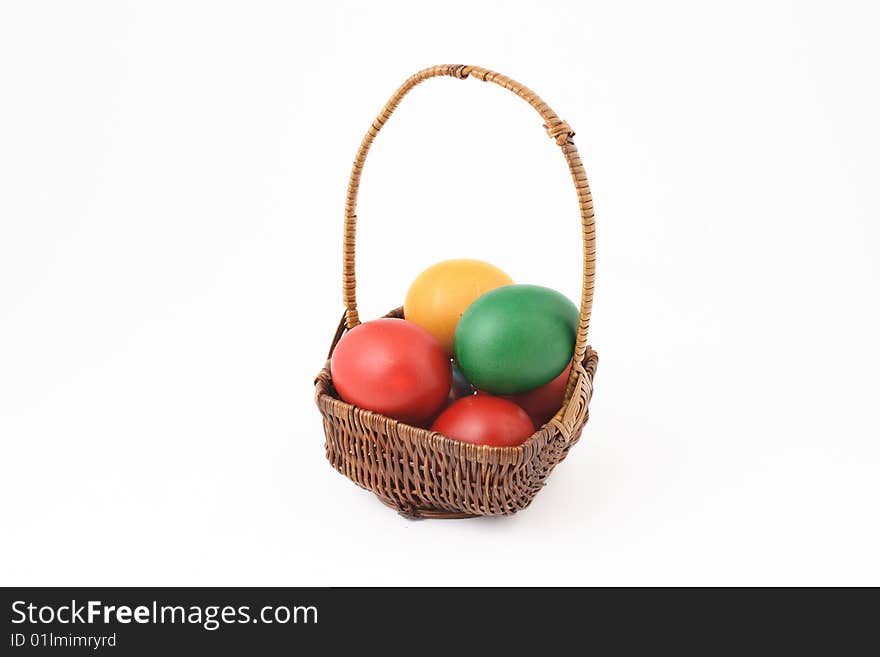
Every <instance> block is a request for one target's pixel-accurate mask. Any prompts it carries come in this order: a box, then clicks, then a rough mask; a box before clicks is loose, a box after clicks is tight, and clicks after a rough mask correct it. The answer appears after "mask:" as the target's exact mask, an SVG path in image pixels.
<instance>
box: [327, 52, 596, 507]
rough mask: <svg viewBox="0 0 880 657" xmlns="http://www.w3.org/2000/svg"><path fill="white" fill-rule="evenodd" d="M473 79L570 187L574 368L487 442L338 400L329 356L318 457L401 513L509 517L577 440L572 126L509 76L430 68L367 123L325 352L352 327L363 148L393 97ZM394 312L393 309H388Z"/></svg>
mask: <svg viewBox="0 0 880 657" xmlns="http://www.w3.org/2000/svg"><path fill="white" fill-rule="evenodd" d="M439 76H449V77H453V78H458V79H461V80H464V79H466V78H468V77H474V78H477V79H479V80H482V81H484V82H493V83H495V84H497V85H499V86H502V87H504V88H505V89H508V90H510V91H512V92H513V93H515V94H516V95H517V96H519V97H520V98H522V99H524V100H525V101H526V102H528V103H529V104H530V105H531V106H532V107H533V108H535V110H537V112H538V113H539V114H540V115H541V118H542V119H543V120H544V128H545V129H546V131H547V134H548V135H549V136H550V137H551V138H552V139H553V140H554V141H555V142H556V144H557V145H558V146H559V147H560V148H561V149H562V154H563V155H564V156H565V159H566V161H567V162H568V166H569V169H570V170H571V177H572V180H573V181H574V186H575V189H576V191H577V198H578V204H579V206H580V213H581V222H582V226H583V254H584V259H583V287H582V293H581V307H580V323H579V325H578V332H577V339H576V341H575V348H574V362H575V366H574V367H572V369H571V377H570V378H569V381H568V387H567V389H566V396H565V402H564V404H563V406H562V408H561V409H560V410H559V412H557V413H556V415H555V416H554V417H553V418H552V419H551V420H550V421H549V422H548V423H547V424H545V425H544V426H543V427H542V428H541V429H539V430H538V431H537V432H535V433H534V434H533V435H532V436H531V437H530V438H529V439H528V440H526V442H525V443H523V444H522V445H520V446H519V447H487V446H482V445H471V444H467V443H462V442H459V441H456V440H452V439H450V438H447V437H445V436H442V435H440V434H438V433H436V432H432V431H429V430H426V429H422V428H419V427H414V426H410V425H407V424H404V423H402V422H398V421H397V420H393V419H391V418H389V417H385V416H383V415H380V414H378V413H374V412H372V411H367V410H364V409H361V408H357V407H355V406H352V405H351V404H348V403H346V402H344V401H342V400H341V399H339V396H338V395H337V393H336V391H335V390H334V388H333V382H332V380H331V378H330V361H329V355H328V360H327V363H326V364H325V365H324V369H323V370H321V372H320V374H318V377H317V379H316V380H315V385H316V395H315V399H316V402H317V405H318V408H319V409H320V410H321V415H322V416H323V418H324V431H325V433H326V438H327V439H326V444H325V447H326V450H327V459H328V460H329V461H330V463H331V464H332V465H333V467H334V468H336V469H337V470H338V471H339V472H341V473H342V474H344V475H345V476H346V477H348V478H349V479H351V480H352V481H353V482H355V483H356V484H358V485H359V486H361V487H363V488H366V489H367V490H370V491H372V492H373V493H375V494H376V496H377V497H378V498H379V499H380V500H381V501H382V502H384V503H385V504H387V505H388V506H390V507H392V508H394V509H396V510H397V511H398V512H399V513H400V514H401V515H403V516H405V517H407V518H466V517H473V516H497V515H509V514H512V513H516V512H517V511H519V510H520V509H524V508H525V507H527V506H528V505H529V503H531V501H532V499H533V498H534V497H535V495H536V494H537V493H538V491H539V490H540V489H541V487H542V486H543V485H544V480H545V479H546V478H547V476H548V475H549V474H550V472H551V471H552V470H553V468H554V467H555V466H556V465H557V464H558V463H559V462H560V461H562V460H563V459H564V458H565V456H566V455H567V454H568V450H569V449H571V447H572V445H574V444H575V443H576V442H577V441H578V439H579V438H580V436H581V432H582V431H583V428H584V425H585V424H586V422H587V417H588V408H587V407H588V405H589V403H590V397H591V396H592V393H593V376H594V374H595V372H596V364H597V362H598V357H597V356H596V353H595V352H594V351H593V350H592V349H590V347H589V346H588V345H587V330H588V328H589V324H590V311H591V309H592V305H593V280H594V273H595V253H596V251H595V230H594V222H593V201H592V197H591V195H590V187H589V184H588V183H587V176H586V173H584V167H583V165H582V164H581V159H580V156H579V155H578V151H577V148H576V147H575V145H574V141H573V137H574V132H573V131H572V129H571V128H570V127H569V126H568V124H567V123H565V122H564V121H562V120H561V119H560V118H559V117H558V116H557V115H556V113H555V112H554V111H553V110H551V109H550V108H549V107H548V106H547V104H546V103H544V101H543V100H541V99H540V98H539V97H538V96H537V95H536V94H535V93H534V92H532V91H531V90H529V89H528V88H526V87H524V86H523V85H521V84H519V83H518V82H515V81H514V80H511V79H510V78H508V77H506V76H504V75H501V74H499V73H495V72H493V71H489V70H486V69H483V68H479V67H476V66H461V65H455V66H452V65H444V66H432V67H431V68H427V69H425V70H423V71H420V72H418V73H416V74H415V75H413V76H412V77H410V78H409V79H408V80H407V81H406V82H404V83H403V85H401V87H400V88H399V89H398V90H397V91H396V92H395V93H394V95H393V96H392V97H391V99H390V100H389V101H388V103H387V104H386V105H385V107H384V108H382V111H381V112H380V114H379V116H378V117H377V118H376V120H375V121H373V124H372V125H371V126H370V129H369V130H368V131H367V134H366V136H365V137H364V139H363V141H362V142H361V145H360V148H359V149H358V152H357V157H356V158H355V161H354V165H353V166H352V170H351V177H350V179H349V183H348V193H347V195H346V199H345V235H344V241H343V276H342V290H343V300H344V303H345V307H346V310H345V313H344V315H343V317H342V320H341V321H340V323H339V327H338V329H337V331H336V335H335V336H334V338H333V343H332V345H331V347H330V353H331V354H332V353H333V348H334V347H335V346H336V343H337V342H338V341H339V339H340V338H341V337H342V335H343V334H344V332H345V331H346V330H347V329H350V328H353V327H355V326H357V325H358V324H359V323H360V319H359V318H358V311H357V301H356V299H355V271H354V263H355V258H354V247H355V225H356V222H357V216H356V214H355V208H356V203H357V193H358V186H359V184H360V178H361V171H362V169H363V166H364V161H365V160H366V157H367V152H368V151H369V149H370V146H371V145H372V143H373V140H374V139H375V137H376V135H377V134H378V132H379V130H380V129H381V128H382V126H383V125H385V122H386V121H388V119H389V117H390V116H391V113H392V112H393V111H394V110H395V108H396V107H397V106H398V104H400V101H401V99H402V98H403V97H404V96H405V95H406V94H407V93H408V92H409V91H410V90H411V89H412V88H413V87H415V86H416V85H418V84H420V83H421V82H423V81H424V80H427V79H429V78H434V77H439ZM388 316H389V317H402V316H403V312H402V310H401V309H400V308H398V309H397V310H394V311H392V312H391V313H389V314H388Z"/></svg>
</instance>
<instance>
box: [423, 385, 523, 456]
mask: <svg viewBox="0 0 880 657" xmlns="http://www.w3.org/2000/svg"><path fill="white" fill-rule="evenodd" d="M431 431H436V432H437V433H442V434H443V435H444V436H448V437H449V438H454V439H455V440H460V441H462V442H465V443H472V444H474V445H490V446H493V447H515V446H517V445H522V444H523V443H524V442H525V441H526V439H527V438H528V437H529V436H531V435H532V433H534V427H533V426H532V421H531V419H529V416H528V414H527V413H526V412H525V411H524V410H523V409H521V408H520V407H519V406H517V405H516V404H514V403H513V402H512V401H509V400H507V399H502V398H501V397H495V396H493V395H488V394H486V393H477V394H476V395H471V396H470V397H463V398H462V399H459V400H458V401H456V402H453V403H452V405H450V406H449V408H447V409H446V410H445V411H443V412H442V413H440V416H439V417H438V418H437V419H436V420H434V424H433V425H431Z"/></svg>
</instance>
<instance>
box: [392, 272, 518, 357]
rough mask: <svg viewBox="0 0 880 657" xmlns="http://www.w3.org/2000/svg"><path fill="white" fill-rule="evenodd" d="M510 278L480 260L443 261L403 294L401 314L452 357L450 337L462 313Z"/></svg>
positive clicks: (509, 280)
mask: <svg viewBox="0 0 880 657" xmlns="http://www.w3.org/2000/svg"><path fill="white" fill-rule="evenodd" d="M511 284H513V279H512V278H510V276H508V275H507V274H505V273H504V272H503V271H501V270H500V269H498V267H495V266H493V265H490V264H489V263H488V262H482V261H481V260H464V259H462V260H444V261H443V262H438V263H437V264H436V265H432V266H431V267H428V268H427V269H426V270H425V271H423V272H422V273H421V274H419V275H418V277H417V278H416V280H415V281H413V284H412V285H410V286H409V291H408V292H407V293H406V301H405V302H404V305H403V314H404V317H406V319H408V320H409V321H411V322H415V323H416V324H418V325H419V326H422V327H423V328H425V329H427V330H428V332H430V333H431V334H432V335H433V336H434V337H435V338H437V339H438V340H439V341H440V344H442V345H443V348H444V349H445V350H446V353H447V354H449V355H450V356H452V355H453V346H452V336H453V335H454V334H455V327H456V326H457V325H458V320H459V318H460V317H461V315H462V313H464V311H465V310H467V307H468V306H469V305H471V303H472V302H473V301H474V300H476V298H477V297H479V296H481V295H482V294H484V293H486V292H488V291H489V290H494V289H495V288H496V287H501V286H503V285H511Z"/></svg>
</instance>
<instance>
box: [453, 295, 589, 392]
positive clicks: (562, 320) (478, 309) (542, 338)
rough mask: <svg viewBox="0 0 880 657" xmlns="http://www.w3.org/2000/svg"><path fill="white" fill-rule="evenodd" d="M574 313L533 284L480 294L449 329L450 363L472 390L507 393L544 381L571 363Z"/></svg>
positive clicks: (564, 302) (567, 303) (564, 301)
mask: <svg viewBox="0 0 880 657" xmlns="http://www.w3.org/2000/svg"><path fill="white" fill-rule="evenodd" d="M577 327H578V309H577V308H576V307H575V305H574V304H573V303H572V302H571V301H569V300H568V299H567V298H566V297H565V296H563V295H562V294H560V293H559V292H556V291H555V290H551V289H549V288H546V287H540V286H537V285H507V286H505V287H499V288H497V289H495V290H491V291H489V292H486V293H485V294H484V295H482V296H481V297H479V298H478V299H477V300H476V301H474V302H473V303H472V304H471V305H470V306H468V308H467V310H466V311H465V312H464V314H463V315H462V317H461V319H460V320H459V322H458V327H457V328H456V330H455V360H456V362H457V363H458V366H459V367H460V368H461V371H462V372H464V375H465V376H466V377H467V378H468V380H469V381H470V382H471V383H472V384H473V385H474V387H475V388H477V389H478V390H485V391H487V392H491V393H495V394H499V395H501V394H503V395H513V394H518V393H521V392H526V391H528V390H533V389H534V388H537V387H539V386H542V385H544V384H545V383H549V382H550V381H552V380H553V379H554V378H556V377H557V376H559V374H560V373H561V372H562V370H564V369H565V366H566V365H568V363H569V361H570V360H571V356H572V353H573V351H574V342H575V337H576V335H577Z"/></svg>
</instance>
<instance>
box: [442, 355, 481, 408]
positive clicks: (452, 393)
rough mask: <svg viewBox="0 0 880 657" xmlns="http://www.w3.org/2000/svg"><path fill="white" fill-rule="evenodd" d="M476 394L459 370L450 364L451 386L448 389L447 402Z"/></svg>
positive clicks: (456, 366)
mask: <svg viewBox="0 0 880 657" xmlns="http://www.w3.org/2000/svg"><path fill="white" fill-rule="evenodd" d="M475 392H476V390H474V387H473V386H472V385H471V382H470V381H468V380H467V378H466V377H465V375H464V374H463V373H462V371H461V369H460V368H459V367H458V365H456V364H455V363H453V364H452V386H451V387H450V388H449V399H448V401H449V402H454V401H455V400H456V399H461V398H462V397H467V396H468V395H472V394H474V393H475Z"/></svg>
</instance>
